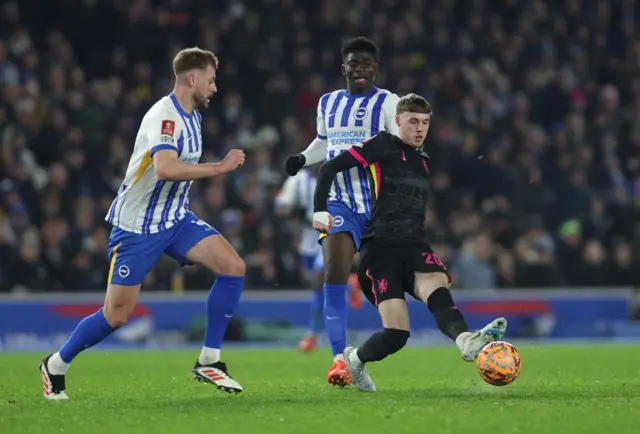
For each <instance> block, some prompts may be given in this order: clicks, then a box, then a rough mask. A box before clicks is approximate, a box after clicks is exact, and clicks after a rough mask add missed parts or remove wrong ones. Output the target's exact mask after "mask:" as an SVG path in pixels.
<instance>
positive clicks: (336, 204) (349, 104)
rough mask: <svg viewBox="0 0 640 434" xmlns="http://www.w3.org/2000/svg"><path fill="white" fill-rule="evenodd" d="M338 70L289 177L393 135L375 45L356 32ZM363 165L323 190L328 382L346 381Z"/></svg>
mask: <svg viewBox="0 0 640 434" xmlns="http://www.w3.org/2000/svg"><path fill="white" fill-rule="evenodd" d="M342 61H343V64H342V74H343V75H344V76H345V78H346V81H347V88H346V89H341V90H336V91H334V92H331V93H328V94H326V95H323V96H322V97H321V98H320V102H319V103H318V115H317V137H316V138H315V139H314V140H313V142H312V143H311V144H310V145H309V147H308V148H307V149H306V150H305V151H304V152H302V153H301V154H297V155H292V156H290V157H289V158H288V159H287V161H286V164H285V169H286V172H287V174H289V175H290V176H294V175H295V174H296V173H298V171H299V170H300V169H301V168H302V167H304V166H310V165H313V164H316V163H319V162H321V161H323V160H325V161H326V160H330V159H332V158H334V157H336V156H337V155H339V154H341V153H342V152H345V151H347V150H348V149H349V148H350V147H351V146H353V145H355V144H358V143H360V142H362V141H364V140H366V139H368V138H369V137H373V136H375V135H376V134H378V132H379V131H388V132H389V133H391V134H396V132H397V126H396V122H395V116H396V104H397V103H398V100H399V98H398V96H397V95H396V94H394V93H391V92H389V91H388V90H385V89H379V88H377V87H376V86H375V85H374V82H375V79H376V75H377V74H378V62H379V56H378V47H377V46H376V44H375V43H374V42H372V41H371V40H369V39H367V38H364V37H357V38H354V39H351V40H349V41H347V42H345V43H344V44H343V46H342ZM370 173H371V172H370V170H369V168H363V167H358V168H353V169H351V170H348V171H345V172H342V173H339V174H338V175H336V177H335V179H334V181H333V184H332V186H331V192H330V195H329V202H328V207H329V208H328V212H329V213H330V214H331V215H332V216H334V217H335V222H336V224H335V226H334V227H332V228H331V231H330V232H329V233H328V234H322V235H321V236H320V237H321V238H320V242H321V243H322V253H323V256H324V267H325V279H324V316H325V329H326V331H327V335H328V337H329V342H330V343H331V349H332V351H333V355H334V360H333V365H332V366H331V368H330V369H329V372H328V373H327V380H328V381H329V383H331V384H334V385H338V386H344V385H347V384H351V378H350V377H349V371H348V369H347V366H346V364H345V362H344V357H343V351H344V349H345V348H346V344H347V343H346V340H347V301H346V291H347V287H348V281H349V275H350V272H351V264H352V261H353V257H354V255H355V253H356V251H358V250H359V249H360V242H361V239H362V235H363V234H364V230H365V228H366V225H367V223H368V222H369V219H370V218H371V210H372V208H373V203H372V200H373V199H372V194H371V185H370V181H369V178H370V176H371V175H370Z"/></svg>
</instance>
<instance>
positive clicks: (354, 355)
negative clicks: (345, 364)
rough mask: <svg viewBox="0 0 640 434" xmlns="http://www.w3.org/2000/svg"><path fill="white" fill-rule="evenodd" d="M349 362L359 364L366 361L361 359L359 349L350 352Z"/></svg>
mask: <svg viewBox="0 0 640 434" xmlns="http://www.w3.org/2000/svg"><path fill="white" fill-rule="evenodd" d="M349 363H351V364H352V365H357V366H362V365H364V363H362V360H360V357H358V350H356V351H351V353H350V354H349Z"/></svg>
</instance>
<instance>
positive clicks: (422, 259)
mask: <svg viewBox="0 0 640 434" xmlns="http://www.w3.org/2000/svg"><path fill="white" fill-rule="evenodd" d="M416 272H419V273H445V274H446V275H447V276H448V277H449V282H451V277H450V276H449V273H448V271H447V267H446V266H445V265H444V264H443V263H442V261H441V260H440V258H438V255H436V254H435V252H434V251H433V249H432V248H431V246H430V245H429V244H427V243H404V244H389V243H382V242H380V241H369V242H365V243H364V244H363V245H362V248H361V250H360V265H359V266H358V281H359V283H360V288H361V289H362V292H363V293H364V295H365V297H367V299H368V300H369V301H370V302H371V303H372V304H373V305H374V306H378V304H380V303H381V302H383V301H384V300H389V299H393V298H400V299H404V298H405V293H406V294H409V295H411V296H412V297H414V298H416V297H415V294H414V291H413V286H414V279H415V273H416Z"/></svg>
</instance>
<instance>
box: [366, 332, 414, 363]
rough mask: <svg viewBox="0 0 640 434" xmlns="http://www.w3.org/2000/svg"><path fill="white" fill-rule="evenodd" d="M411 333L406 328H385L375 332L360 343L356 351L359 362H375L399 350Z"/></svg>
mask: <svg viewBox="0 0 640 434" xmlns="http://www.w3.org/2000/svg"><path fill="white" fill-rule="evenodd" d="M409 336H411V333H410V332H409V331H407V330H398V329H390V328H385V329H384V330H382V331H379V332H376V333H374V334H373V335H371V336H370V337H369V339H367V340H366V342H365V343H364V344H362V345H361V346H360V347H359V348H358V351H357V352H356V353H357V357H358V359H359V361H360V362H361V363H367V362H377V361H380V360H383V359H385V358H386V357H387V356H390V355H391V354H395V353H397V352H398V351H400V350H401V349H402V348H403V347H404V346H405V345H406V344H407V341H408V340H409Z"/></svg>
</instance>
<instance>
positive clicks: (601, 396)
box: [0, 345, 640, 434]
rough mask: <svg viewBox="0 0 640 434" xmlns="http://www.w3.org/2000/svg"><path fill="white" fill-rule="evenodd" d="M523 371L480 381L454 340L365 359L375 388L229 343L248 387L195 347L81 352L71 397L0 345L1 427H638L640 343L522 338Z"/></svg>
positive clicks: (282, 355)
mask: <svg viewBox="0 0 640 434" xmlns="http://www.w3.org/2000/svg"><path fill="white" fill-rule="evenodd" d="M518 349H519V351H520V354H521V355H522V360H523V363H522V371H521V374H520V377H519V378H518V379H517V380H516V381H515V382H514V383H512V384H511V385H509V386H506V387H493V386H490V385H487V384H485V383H484V382H483V381H482V379H481V378H480V377H479V375H478V374H477V372H476V370H475V365H474V364H469V363H464V362H463V361H462V360H461V359H460V356H459V354H458V352H457V350H456V349H455V348H454V347H448V348H445V347H438V348H408V349H405V350H404V351H401V352H400V353H399V354H396V355H395V356H392V357H390V358H388V359H387V360H385V361H383V362H380V363H376V364H371V365H370V367H369V370H370V373H371V375H372V377H373V378H374V380H375V381H376V384H377V387H378V391H377V392H376V393H372V394H363V393H358V392H356V391H355V389H353V388H345V389H334V388H331V387H330V386H329V385H327V384H326V382H325V374H326V371H327V369H328V364H329V363H328V362H329V357H328V354H327V350H326V349H320V350H318V351H316V352H315V353H313V354H301V353H299V352H296V351H293V350H269V351H267V350H228V351H225V352H224V358H225V360H226V361H227V362H228V364H229V368H230V370H231V374H232V375H233V376H234V377H235V378H236V379H238V380H239V381H240V382H241V384H243V385H244V387H245V392H244V393H242V394H240V395H237V396H230V395H226V394H224V393H222V392H219V391H217V390H216V389H215V388H214V387H212V386H209V385H205V384H201V383H198V382H196V381H193V380H192V379H191V367H192V364H193V362H194V360H195V357H196V353H197V350H196V351H180V352H105V351H104V350H100V349H99V348H98V349H96V350H94V351H90V352H88V353H86V354H83V355H81V356H80V357H79V358H78V359H77V360H76V361H75V362H74V364H73V366H72V367H71V369H70V371H69V377H68V379H67V387H68V393H69V396H70V398H71V400H70V401H67V402H49V401H45V400H44V399H43V397H42V392H41V388H42V385H41V380H40V376H39V373H38V369H37V366H38V361H39V358H40V356H41V355H40V354H10V353H5V354H0V368H1V370H0V372H1V375H0V399H1V401H0V433H3V434H4V433H7V434H9V433H10V434H19V433H46V434H53V433H65V434H72V433H86V434H92V433H110V434H119V433H123V434H124V433H126V434H138V433H153V434H157V433H202V432H205V433H234V434H235V433H241V434H242V433H250V434H263V433H278V434H286V433H295V434H316V433H318V434H320V433H327V434H335V433H345V434H358V433H366V434H375V433H381V434H382V433H384V434H396V433H429V434H440V433H442V434H444V433H451V434H464V433H472V434H485V433H490V434H510V433H532V434H551V433H553V434H563V433H566V434H568V433H581V434H585V433H587V434H588V433H598V434H602V433H604V434H621V433H622V434H626V433H629V434H634V433H635V434H637V433H640V364H639V363H638V361H639V360H640V346H614V345H585V346H527V345H524V346H520V347H518Z"/></svg>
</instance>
